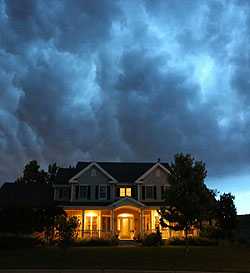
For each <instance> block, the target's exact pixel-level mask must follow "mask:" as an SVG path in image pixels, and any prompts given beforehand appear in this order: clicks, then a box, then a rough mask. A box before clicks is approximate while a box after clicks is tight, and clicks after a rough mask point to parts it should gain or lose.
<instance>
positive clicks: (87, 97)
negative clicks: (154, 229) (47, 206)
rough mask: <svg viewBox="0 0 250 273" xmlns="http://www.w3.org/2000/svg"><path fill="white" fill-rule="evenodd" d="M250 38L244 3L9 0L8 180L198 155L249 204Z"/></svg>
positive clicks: (0, 119) (3, 67) (4, 21)
mask: <svg viewBox="0 0 250 273" xmlns="http://www.w3.org/2000/svg"><path fill="white" fill-rule="evenodd" d="M249 35H250V3H249V1H243V0H238V1H236V0H235V1H233V0H232V1H228V0H225V1H222V0H211V1H205V0H204V1H202V0H197V1H195V0H180V1H178V0H176V1H166V0H163V1H160V0H159V1H154V0H138V1H137V0H128V1H118V0H110V1H108V0H102V1H98V0H96V1H93V0H84V1H80V0H79V1H71V0H64V1H63V0H55V1H54V0H53V1H45V0H33V1H32V0H22V1H19V0H0V180H1V181H2V182H4V181H7V180H13V179H15V177H16V176H17V175H19V174H20V171H21V169H22V167H23V165H24V164H25V163H26V162H27V161H28V160H31V159H37V160H38V161H39V162H40V163H41V164H42V166H44V167H45V166H46V165H47V164H48V163H50V162H54V161H56V162H58V164H59V165H68V164H74V163H75V162H76V161H77V160H97V161H101V160H104V161H106V160H116V161H155V160H157V158H161V160H163V161H170V160H172V159H173V155H174V154H175V153H177V152H185V153H186V152H188V153H191V154H192V155H194V156H195V157H196V158H197V159H201V160H203V161H204V162H206V164H207V168H208V183H209V185H211V186H213V187H215V188H218V189H221V190H222V191H232V192H233V193H235V194H236V201H237V205H238V209H239V212H249V207H250V204H249V203H248V204H247V203H246V202H243V199H244V200H246V199H247V198H249V199H250V182H249V181H250V176H248V172H249V170H250V164H249V163H250V80H249V79H250V61H249V53H250V48H249Z"/></svg>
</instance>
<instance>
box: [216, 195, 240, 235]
mask: <svg viewBox="0 0 250 273" xmlns="http://www.w3.org/2000/svg"><path fill="white" fill-rule="evenodd" d="M234 199H235V197H234V196H233V195H232V194H231V193H224V194H222V195H220V199H219V200H218V202H217V225H218V227H219V229H220V230H221V233H222V234H221V235H222V237H223V238H227V239H230V238H231V237H232V235H233V231H234V229H235V228H236V226H237V210H236V207H235V204H234Z"/></svg>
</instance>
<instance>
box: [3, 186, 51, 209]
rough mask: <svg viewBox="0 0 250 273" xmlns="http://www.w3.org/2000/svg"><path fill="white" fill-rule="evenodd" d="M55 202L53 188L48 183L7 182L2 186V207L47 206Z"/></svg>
mask: <svg viewBox="0 0 250 273" xmlns="http://www.w3.org/2000/svg"><path fill="white" fill-rule="evenodd" d="M52 204H53V188H52V187H51V186H50V185H48V184H35V183H34V184H17V183H5V184H3V186H2V187H1V188H0V208H3V207H9V206H13V207H14V206H18V207H33V208H39V207H47V206H50V205H52Z"/></svg>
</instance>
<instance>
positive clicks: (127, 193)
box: [120, 188, 132, 197]
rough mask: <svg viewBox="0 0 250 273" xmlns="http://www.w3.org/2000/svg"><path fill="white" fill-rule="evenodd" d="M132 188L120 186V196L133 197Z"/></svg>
mask: <svg viewBox="0 0 250 273" xmlns="http://www.w3.org/2000/svg"><path fill="white" fill-rule="evenodd" d="M131 195H132V194H131V188H120V197H125V196H127V197H131Z"/></svg>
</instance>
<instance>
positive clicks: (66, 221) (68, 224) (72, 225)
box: [55, 215, 80, 247]
mask: <svg viewBox="0 0 250 273" xmlns="http://www.w3.org/2000/svg"><path fill="white" fill-rule="evenodd" d="M55 224H56V226H55V228H56V236H57V238H58V240H59V243H60V245H61V246H63V247H66V246H69V245H70V244H71V243H72V242H73V241H74V240H75V239H76V238H77V228H78V227H79V225H80V223H79V220H78V218H77V217H75V216H73V217H69V218H67V217H66V216H65V215H59V216H57V217H56V221H55Z"/></svg>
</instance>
